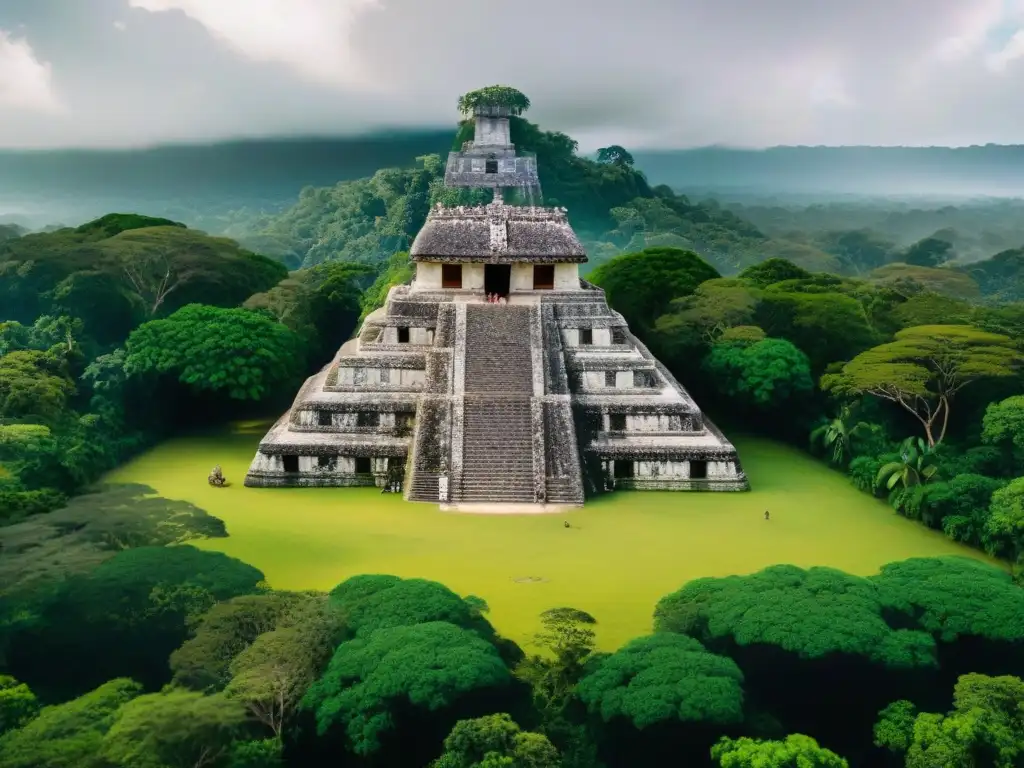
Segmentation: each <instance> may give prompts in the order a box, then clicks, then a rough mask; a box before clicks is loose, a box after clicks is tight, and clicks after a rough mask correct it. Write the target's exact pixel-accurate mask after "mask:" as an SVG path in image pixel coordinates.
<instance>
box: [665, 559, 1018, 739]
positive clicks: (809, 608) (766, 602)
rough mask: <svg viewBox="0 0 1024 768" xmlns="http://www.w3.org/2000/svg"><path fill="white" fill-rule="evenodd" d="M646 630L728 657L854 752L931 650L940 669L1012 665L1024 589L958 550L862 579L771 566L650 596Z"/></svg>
mask: <svg viewBox="0 0 1024 768" xmlns="http://www.w3.org/2000/svg"><path fill="white" fill-rule="evenodd" d="M655 629H656V631H662V632H666V631H667V632H675V633H680V634H685V635H688V636H691V637H694V638H696V639H697V640H699V641H700V642H701V643H702V644H703V645H704V646H705V647H706V648H708V649H709V650H710V651H711V652H716V653H723V654H725V653H727V654H728V655H729V656H730V657H732V658H733V659H734V660H735V661H736V663H737V664H738V665H739V667H740V668H741V669H742V670H743V673H744V677H745V683H744V687H745V689H746V691H747V692H748V694H749V695H750V696H751V698H753V699H754V700H755V701H757V700H770V701H771V703H772V713H773V714H774V715H775V716H776V717H778V718H779V719H780V720H781V721H783V722H785V723H786V725H787V728H790V729H793V730H795V731H797V732H803V733H806V732H808V731H811V732H814V733H815V734H816V737H817V738H820V739H822V740H823V741H826V743H829V744H830V745H832V746H833V748H834V749H836V750H837V751H838V752H840V753H842V752H843V751H844V750H847V749H849V750H859V749H860V747H859V746H858V744H859V742H858V739H857V737H856V736H855V734H856V733H857V732H858V729H861V728H863V729H869V728H870V725H871V722H873V719H874V717H873V713H876V712H878V711H879V710H880V709H882V707H884V706H885V704H886V703H888V702H891V701H893V700H894V699H898V698H903V697H905V696H906V694H908V693H910V692H913V691H917V690H920V688H919V687H918V686H920V684H921V682H922V680H935V675H936V674H937V673H938V672H939V669H940V667H939V658H940V655H941V658H942V662H943V664H942V670H941V672H942V674H943V675H947V674H954V675H955V674H961V673H963V672H966V671H970V668H969V669H963V664H965V663H967V664H970V665H971V666H972V667H973V668H974V669H977V667H976V666H975V665H977V664H979V663H986V665H989V666H991V665H994V664H1007V663H1011V664H1012V663H1015V662H1014V661H1013V659H1014V658H1015V654H1016V653H1017V650H1016V649H1017V648H1018V647H1019V645H1018V644H1019V643H1020V642H1022V641H1024V591H1022V590H1021V589H1019V588H1018V587H1016V586H1015V585H1014V584H1013V582H1012V580H1011V578H1010V575H1009V574H1008V573H1006V572H1005V571H1003V570H1002V569H999V568H995V567H993V566H991V565H988V564H986V563H982V562H978V561H976V560H972V559H968V558H963V557H949V558H913V559H910V560H906V561H901V562H898V563H889V564H888V565H886V566H883V568H882V569H881V571H880V573H879V574H878V575H876V576H871V577H867V578H862V577H857V576H852V575H849V574H845V573H842V572H841V571H837V570H833V569H831V568H810V569H807V570H803V569H800V568H796V567H795V566H789V565H782V566H772V567H770V568H766V569H764V570H762V571H760V572H758V573H755V574H751V575H749V576H730V577H725V578H705V579H697V580H694V581H691V582H690V583H688V584H686V585H685V586H684V587H683V588H682V589H681V590H679V591H677V592H675V593H673V594H670V595H667V596H665V597H664V598H662V599H661V600H660V601H659V603H658V605H657V608H656V609H655ZM940 652H941V654H940ZM825 675H827V676H828V679H829V681H830V685H829V686H826V687H823V686H821V680H822V679H823V676H825ZM835 707H843V712H844V717H843V718H842V719H841V721H837V720H836V719H835V717H834V711H835V710H834V708H835ZM869 718H870V720H869Z"/></svg>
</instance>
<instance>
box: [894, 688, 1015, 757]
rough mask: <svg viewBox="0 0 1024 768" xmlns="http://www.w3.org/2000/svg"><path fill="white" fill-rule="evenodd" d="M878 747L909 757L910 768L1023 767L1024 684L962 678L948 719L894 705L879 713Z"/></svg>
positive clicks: (904, 704)
mask: <svg viewBox="0 0 1024 768" xmlns="http://www.w3.org/2000/svg"><path fill="white" fill-rule="evenodd" d="M875 744H877V745H878V746H880V747H886V748H887V749H889V750H891V751H892V752H894V753H896V754H899V755H905V756H906V766H907V768H938V767H939V766H941V767H942V768H976V767H980V766H986V768H988V767H989V766H991V768H1018V766H1020V765H1021V762H1022V761H1024V681H1021V679H1020V678H1019V677H1012V676H1009V675H1006V676H1002V677H988V676H986V675H979V674H967V675H963V676H962V677H961V678H960V679H959V680H958V681H957V684H956V687H955V688H954V689H953V709H952V711H950V712H948V713H947V714H937V713H931V712H921V713H918V712H917V711H916V709H915V708H914V706H913V704H911V703H910V702H909V701H897V702H894V703H893V704H890V705H889V706H888V707H886V708H885V709H884V710H882V712H881V713H880V719H879V721H878V723H877V724H876V725H875Z"/></svg>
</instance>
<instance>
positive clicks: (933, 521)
mask: <svg viewBox="0 0 1024 768" xmlns="http://www.w3.org/2000/svg"><path fill="white" fill-rule="evenodd" d="M1003 485H1004V483H1003V481H1002V480H998V479H996V478H992V477H986V476H985V475H979V474H975V473H972V472H965V473H963V474H959V475H954V476H953V477H951V478H950V479H949V480H946V481H943V480H939V481H938V482H932V483H929V484H928V485H927V486H925V497H924V498H925V503H926V505H927V510H926V522H927V523H928V524H929V525H931V526H933V527H941V528H942V531H943V532H944V533H945V534H946V535H947V536H949V538H951V539H953V540H954V541H963V542H965V543H968V544H971V545H972V546H976V547H980V546H981V532H982V530H983V529H984V527H985V523H986V521H987V520H988V514H989V512H988V510H989V504H991V502H992V494H993V493H995V491H997V490H998V489H1000V488H1002V487H1003Z"/></svg>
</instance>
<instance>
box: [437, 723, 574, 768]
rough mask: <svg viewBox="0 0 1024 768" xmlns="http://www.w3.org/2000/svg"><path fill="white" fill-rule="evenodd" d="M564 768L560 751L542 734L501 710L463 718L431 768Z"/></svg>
mask: <svg viewBox="0 0 1024 768" xmlns="http://www.w3.org/2000/svg"><path fill="white" fill-rule="evenodd" d="M500 761H507V764H508V765H509V766H511V768H520V767H521V768H561V765H562V763H561V759H560V758H559V754H558V750H557V749H555V747H554V745H553V744H552V743H551V742H550V741H548V739H547V738H546V737H545V736H542V735H541V734H539V733H531V732H529V731H523V730H522V729H521V728H520V727H519V725H518V724H516V723H515V721H513V720H512V718H511V717H510V716H509V715H507V714H505V713H504V712H501V713H499V714H496V715H485V716H484V717H477V718H474V719H472V720H459V721H458V722H457V723H456V724H455V726H454V727H453V728H452V730H451V732H450V733H449V734H448V736H447V737H446V738H445V740H444V753H443V754H442V755H441V757H440V758H438V759H437V760H435V761H434V762H433V763H431V768H483V767H484V766H489V765H495V766H497V765H504V764H506V763H504V762H500Z"/></svg>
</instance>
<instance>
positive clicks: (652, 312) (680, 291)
mask: <svg viewBox="0 0 1024 768" xmlns="http://www.w3.org/2000/svg"><path fill="white" fill-rule="evenodd" d="M716 277H719V274H718V272H717V270H715V268H714V267H712V266H711V265H710V264H708V263H707V262H706V261H704V259H702V258H701V257H700V256H698V255H697V254H696V253H694V252H693V251H685V250H683V249H681V248H647V249H646V250H643V251H637V252H635V253H625V254H622V255H621V256H616V257H615V258H614V259H612V260H611V261H608V262H606V263H604V264H602V265H601V266H599V267H598V268H597V269H595V270H594V271H593V272H591V273H590V280H591V282H593V283H596V284H597V285H598V286H600V287H601V288H603V289H604V292H605V294H606V295H607V297H608V303H609V304H611V306H612V308H613V309H616V310H618V311H619V312H621V313H622V314H623V315H625V317H626V319H627V320H628V321H629V322H630V324H631V325H634V326H635V327H636V329H637V330H639V331H640V332H644V331H646V330H648V329H650V328H651V327H653V325H654V321H655V320H657V318H659V317H661V316H662V315H663V314H665V312H666V310H667V309H668V307H669V304H670V303H671V301H672V300H673V299H678V298H681V297H683V296H689V295H690V294H692V293H693V292H694V291H695V290H696V289H697V286H698V285H700V284H701V283H703V282H704V281H705V280H712V279H714V278H716Z"/></svg>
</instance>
